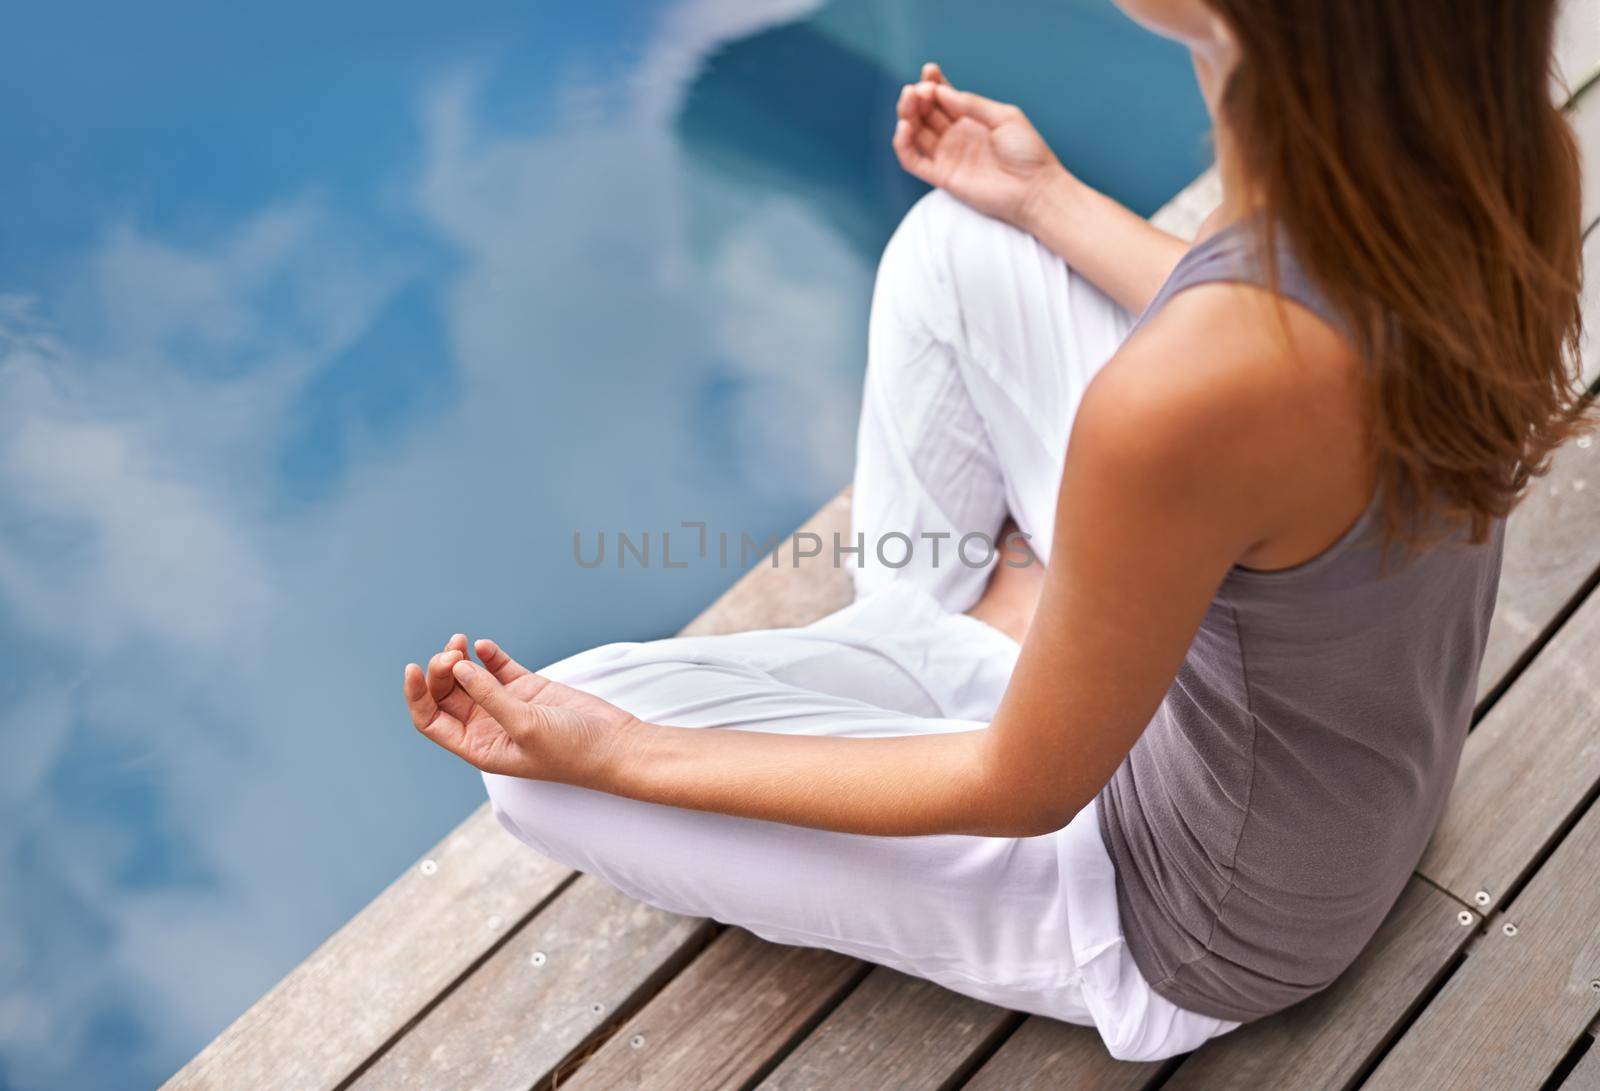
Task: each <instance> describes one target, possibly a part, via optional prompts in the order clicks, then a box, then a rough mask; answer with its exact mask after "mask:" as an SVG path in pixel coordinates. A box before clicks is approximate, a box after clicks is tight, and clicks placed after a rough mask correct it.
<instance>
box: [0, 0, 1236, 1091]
mask: <svg viewBox="0 0 1600 1091" xmlns="http://www.w3.org/2000/svg"><path fill="white" fill-rule="evenodd" d="M0 50H3V57H0V88H3V90H4V92H5V96H6V99H7V101H8V102H11V103H12V104H13V108H12V109H10V110H7V111H5V112H4V113H3V114H0V140H3V143H4V146H5V147H6V148H7V149H8V156H7V170H5V171H4V172H0V392H3V394H0V640H3V642H4V644H3V646H4V649H5V652H6V655H5V665H4V667H0V672H3V673H0V684H3V687H4V689H3V692H4V694H5V696H6V701H5V704H4V707H3V712H0V716H3V722H0V1087H4V1088H29V1089H31V1088H56V1087H140V1086H151V1085H154V1084H156V1083H158V1082H159V1081H160V1080H161V1079H163V1078H164V1077H165V1076H167V1075H168V1074H169V1073H170V1072H172V1071H173V1070H174V1069H175V1068H177V1067H178V1066H179V1065H181V1064H182V1063H183V1062H184V1061H185V1060H186V1059H187V1058H188V1057H189V1056H190V1055H192V1054H193V1053H194V1052H195V1051H197V1050H198V1049H199V1048H200V1047H201V1046H203V1045H204V1044H205V1043H206V1041H208V1040H209V1039H210V1038H211V1037H212V1036H213V1035H214V1034H216V1033H217V1032H218V1031H219V1030H221V1029H222V1028H223V1027H224V1026H225V1025H226V1024H227V1023H228V1022H229V1021H230V1020H231V1019H232V1018H233V1017H234V1016H235V1015H237V1014H238V1013H239V1012H240V1011H242V1010H243V1009H244V1008H245V1007H246V1006H248V1005H249V1004H250V1003H251V1002H252V1001H253V1000H254V999H255V998H256V997H257V996H258V995H260V994H261V993H262V992H263V991H264V990H265V989H267V988H268V987H269V986H270V985H272V983H273V982H274V981H276V980H277V979H278V978H279V977H280V976H281V975H282V974H284V973H285V972H286V971H288V970H289V969H290V968H291V967H293V966H294V965H295V964H296V963H297V962H298V961H299V960H300V959H301V958H303V957H304V956H305V955H306V954H307V953H308V952H309V951H310V950H311V949H312V948H313V947H314V946H315V945H316V944H317V943H318V942H320V941H321V940H322V939H323V938H324V937H325V936H326V935H327V934H328V933H330V932H331V931H332V930H333V929H335V928H336V927H337V926H338V925H339V924H341V923H342V922H343V921H344V920H346V919H347V918H348V917H349V916H350V915H351V914H353V913H354V912H355V911H356V910H358V909H359V908H360V907H361V906H362V905H363V904H364V903H365V902H366V901H367V900H368V899H369V898H371V897H372V896H373V895H374V894H376V893H377V892H378V891H379V890H380V889H381V888H382V887H383V886H384V885H385V884H386V883H387V882H388V881H389V880H390V879H391V878H393V876H394V875H395V874H397V873H398V872H399V871H400V870H401V869H402V868H404V867H405V866H406V865H407V864H408V863H409V862H410V861H412V860H413V859H414V858H415V857H416V856H417V855H418V854H419V853H420V852H421V851H423V850H424V849H425V848H426V847H427V846H428V845H430V844H431V843H432V842H433V841H434V840H436V839H437V838H438V837H439V836H441V835H442V834H443V833H444V832H445V831H446V830H448V829H449V828H450V827H451V826H452V825H453V824H454V823H455V822H456V821H457V820H459V819H460V818H461V817H462V816H463V815H465V814H466V813H467V812H468V811H469V810H470V809H471V808H472V807H473V806H475V805H476V803H477V802H478V801H479V799H480V786H479V783H478V780H477V777H476V775H475V774H474V773H473V772H472V771H471V770H470V769H468V768H466V767H465V766H463V765H461V764H459V763H458V762H456V761H455V760H454V759H452V758H450V757H449V756H448V755H446V754H444V753H443V752H441V751H438V750H436V749H435V748H433V747H432V746H430V745H428V744H427V743H425V742H424V741H423V740H422V739H421V738H419V737H418V736H417V735H416V734H415V733H414V732H413V731H412V730H411V728H410V726H409V723H408V720H407V717H406V715H405V712H404V709H403V707H402V705H401V702H400V699H399V694H398V687H399V678H400V667H401V665H402V663H403V662H404V661H405V660H406V659H408V658H410V659H420V658H422V657H424V656H426V655H427V654H429V653H430V652H431V651H432V650H434V649H435V648H436V646H437V645H438V644H439V643H440V642H442V641H443V640H444V639H445V638H446V637H447V636H448V635H449V634H450V633H451V632H453V631H456V630H463V631H466V632H469V633H471V634H474V635H492V636H494V637H496V638H497V639H499V640H500V641H501V642H502V643H504V644H505V645H506V646H507V647H508V648H509V649H511V650H512V651H513V652H514V653H515V654H517V655H518V656H519V657H520V658H523V659H524V660H526V661H528V662H531V663H539V662H545V661H549V660H552V659H554V658H557V657H559V656H561V655H563V654H565V653H568V652H571V651H574V650H576V649H579V648H581V647H584V646H587V645H591V644H595V643H600V642H603V641H607V640H615V639H637V638H649V637H652V636H657V635H664V634H666V633H669V632H671V631H672V630H673V629H674V628H676V627H677V626H678V625H680V624H682V623H683V622H684V621H686V620H687V619H688V618H689V617H690V616H691V615H692V614H693V613H694V612H695V611H696V610H697V609H698V608H699V607H700V606H702V605H704V604H705V603H706V602H708V601H709V600H710V599H711V598H712V597H713V596H714V595H716V594H717V593H718V592H719V591H720V590H721V589H722V588H724V587H726V586H727V585H728V584H729V583H731V582H732V581H733V579H734V578H735V577H736V576H737V571H736V568H737V565H736V563H730V564H727V565H724V564H721V563H718V560H717V558H716V556H715V551H712V553H711V555H710V556H709V557H696V558H692V559H691V563H687V564H686V565H685V567H681V568H680V567H672V568H668V567H666V566H664V564H663V563H662V558H661V556H660V553H659V547H660V535H661V533H662V532H663V531H673V530H675V529H676V530H677V533H678V535H679V536H678V537H674V538H673V540H672V541H673V546H672V547H673V549H674V550H675V551H676V550H679V549H680V548H681V545H682V543H683V542H685V541H688V540H691V538H690V536H691V535H692V534H694V533H695V532H694V531H684V530H682V529H681V524H683V523H684V522H691V523H705V524H706V525H707V527H709V528H711V530H712V531H719V530H720V531H725V532H731V533H732V534H733V535H734V536H735V541H737V540H738V539H737V536H738V535H740V534H748V535H750V536H751V537H752V538H754V539H757V540H759V539H763V538H765V537H766V536H769V535H774V534H779V533H782V532H784V531H786V530H788V529H790V528H791V527H793V526H794V525H795V524H797V523H798V522H799V521H800V520H801V519H802V518H803V517H804V516H805V515H806V514H808V513H809V512H810V511H811V510H812V509H813V508H814V507H815V506H816V505H817V504H819V503H820V502H821V501H822V500H823V499H825V498H826V497H828V496H829V495H831V494H832V493H833V492H834V491H836V490H837V488H838V487H839V486H840V485H841V484H843V483H844V482H845V481H846V480H847V479H848V477H849V473H850V466H851V460H852V434H853V430H854V423H855V414H856V408H857V396H858V394H857V387H858V384H859V381H860V376H861V372H862V367H863V362H864V361H863V353H864V346H865V322H866V308H867V302H868V296H869V291H870V286H871V278H872V271H873V263H874V258H875V255H876V253H877V252H878V250H879V249H880V247H881V246H882V244H883V243H884V241H885V240H886V239H887V238H888V235H889V233H890V231H891V230H892V229H893V227H894V224H895V223H896V221H897V220H898V218H899V216H900V215H901V214H902V213H903V212H904V210H905V209H906V208H907V207H908V206H909V205H910V204H911V202H912V201H914V200H915V199H916V197H917V196H918V195H919V193H920V192H921V187H920V186H919V185H918V184H916V183H914V182H913V181H912V180H911V179H909V178H906V177H905V176H903V175H902V174H901V173H900V171H899V169H898V168H897V166H896V165H895V162H894V159H893V156H892V154H891V153H890V150H889V146H888V139H889V134H890V131H891V129H892V126H893V114H892V111H893V103H894V96H895V94H896V92H897V90H898V86H899V84H900V83H902V82H903V81H904V80H905V79H908V78H911V77H912V76H913V75H914V74H915V72H916V69H917V65H918V63H919V62H920V61H922V60H924V59H937V60H940V61H942V62H943V63H944V64H945V66H946V69H947V71H948V72H949V73H950V75H951V77H952V78H953V79H955V80H956V81H957V82H959V83H961V84H964V85H967V86H970V87H972V88H974V89H976V90H980V91H983V92H985V93H988V94H991V95H993V96H995V97H999V98H1006V99H1010V100H1013V101H1016V102H1019V103H1021V104H1023V105H1024V106H1025V107H1026V108H1027V109H1028V110H1029V112H1030V114H1031V116H1033V117H1034V119H1035V120H1036V122H1037V123H1038V124H1039V126H1040V128H1041V129H1042V130H1043V131H1044V132H1045V134H1046V135H1047V136H1048V137H1049V138H1050V139H1051V141H1052V143H1053V144H1054V146H1055V147H1056V148H1057V150H1058V151H1059V152H1060V154H1061V155H1062V157H1063V159H1064V160H1065V161H1066V162H1067V164H1068V165H1069V166H1070V167H1072V168H1073V169H1074V170H1076V171H1078V172H1079V174H1080V175H1082V176H1083V177H1084V178H1086V179H1087V180H1089V181H1091V182H1093V183H1096V184H1098V185H1100V186H1102V187H1104V188H1106V189H1108V190H1109V191H1110V192H1112V193H1113V194H1115V195H1117V196H1119V197H1120V198H1122V199H1123V200H1124V201H1127V202H1128V203H1130V204H1131V205H1133V206H1134V207H1135V208H1137V209H1139V210H1140V211H1143V212H1149V211H1151V210H1153V209H1154V208H1155V207H1157V206H1158V205H1159V204H1160V203H1161V202H1162V201H1163V200H1164V199H1165V198H1166V197H1168V196H1170V195H1171V194H1172V193H1173V192H1175V191H1176V190H1177V189H1178V188H1180V187H1181V185H1182V184H1183V183H1184V182H1185V181H1187V180H1188V179H1189V178H1190V177H1192V176H1193V175H1194V174H1195V173H1196V172H1197V170H1198V169H1199V167H1200V166H1201V165H1202V163H1203V161H1204V158H1205V136H1204V127H1205V118H1204V113H1203V110H1202V108H1201V105H1200V103H1199V101H1198V97H1197V95H1196V94H1195V92H1194V91H1193V88H1192V85H1191V77H1190V74H1189V69H1188V62H1187V58H1186V57H1185V56H1184V55H1183V54H1182V52H1181V51H1180V50H1177V49H1176V48H1174V47H1172V46H1170V45H1167V44H1165V43H1161V42H1158V41H1156V40H1155V39H1153V38H1150V37H1148V36H1146V35H1145V34H1144V33H1143V32H1141V31H1139V30H1137V29H1136V28H1134V27H1133V26H1132V25H1131V24H1129V23H1127V22H1126V21H1125V20H1124V19H1123V18H1122V17H1121V16H1120V15H1119V14H1118V13H1117V12H1116V11H1115V10H1114V9H1113V8H1112V7H1111V6H1110V4H1109V3H1106V2H1104V0H1051V2H1044V0H1032V2H1029V0H1010V2H996V3H993V4H983V5H979V4H972V3H968V2H960V3H958V2H956V0H833V2H831V3H821V2H816V0H682V2H677V3H668V2H658V3H645V2H642V0H631V2H630V0H588V2H586V3H583V4H563V5H528V4H518V3H510V2H487V0H486V2H482V3H477V4H471V5H457V6H455V7H454V8H452V9H451V10H450V11H449V12H448V13H446V12H445V11H444V9H441V8H439V7H438V5H424V4H394V3H387V4H378V3H375V2H371V0H364V2H361V3H355V2H351V3H341V4H324V3H319V4H310V3H303V2H296V0H291V2H289V3H286V4H281V5H273V6H271V7H266V6H255V7H252V8H249V9H245V8H241V7H239V6H235V5H215V4H206V3H199V2H197V0H193V2H186V3H177V2H170V3H161V4H155V5H121V4H110V3H105V2H101V3H98V4H91V3H81V2H75V0H59V2H57V3H53V4H48V5H39V4H36V5H12V6H9V7H7V8H5V9H3V10H0ZM618 532H627V533H628V534H630V535H631V536H632V538H633V540H634V541H638V540H639V538H640V536H641V535H643V534H646V533H649V534H651V535H652V537H653V539H654V541H655V542H656V546H655V550H656V552H654V553H653V554H652V555H651V556H650V561H651V563H648V564H646V563H639V561H638V559H637V558H636V557H635V556H629V557H628V558H627V563H626V564H625V565H624V566H623V567H621V568H619V567H618V566H617V563H616V557H615V555H614V554H612V555H610V556H608V558H607V561H606V562H605V563H603V564H599V565H596V566H593V567H583V566H581V565H579V564H577V563H575V558H574V540H575V536H577V537H578V538H579V540H581V541H583V542H585V543H592V542H593V541H595V540H596V538H597V536H598V535H600V534H602V533H604V534H606V535H607V536H608V537H611V538H612V540H613V541H615V538H614V536H615V535H616V534H617V533H618ZM586 548H588V547H587V546H586ZM681 556H682V554H679V557H680V558H681ZM680 563H681V560H680Z"/></svg>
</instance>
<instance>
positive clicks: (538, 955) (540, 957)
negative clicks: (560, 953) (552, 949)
mask: <svg viewBox="0 0 1600 1091" xmlns="http://www.w3.org/2000/svg"><path fill="white" fill-rule="evenodd" d="M528 961H529V962H530V963H532V964H533V965H534V966H543V965H544V964H545V963H546V962H547V961H549V959H548V958H547V957H546V956H545V953H544V952H543V951H535V952H534V953H533V954H531V955H529V956H528Z"/></svg>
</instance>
